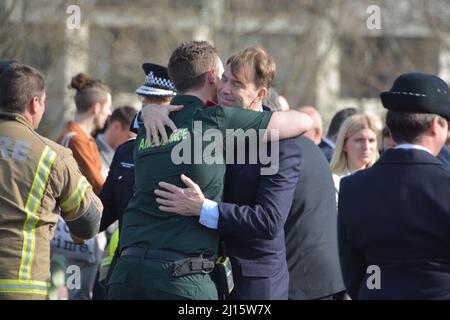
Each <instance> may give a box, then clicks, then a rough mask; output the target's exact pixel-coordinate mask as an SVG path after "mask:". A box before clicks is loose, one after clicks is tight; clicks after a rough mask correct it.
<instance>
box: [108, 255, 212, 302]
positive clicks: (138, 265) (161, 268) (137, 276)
mask: <svg viewBox="0 0 450 320" xmlns="http://www.w3.org/2000/svg"><path fill="white" fill-rule="evenodd" d="M173 267H174V263H173V262H165V261H160V260H148V259H142V258H138V257H132V256H122V257H120V258H119V259H118V260H117V263H116V265H115V267H114V270H113V272H112V274H111V277H110V279H109V281H108V299H113V300H129V299H138V300H144V299H145V300H147V299H148V300H217V289H216V286H215V284H214V282H213V281H212V280H211V277H210V275H209V274H194V275H186V276H182V277H177V278H176V277H173V276H172V272H173Z"/></svg>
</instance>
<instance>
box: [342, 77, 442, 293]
mask: <svg viewBox="0 0 450 320" xmlns="http://www.w3.org/2000/svg"><path fill="white" fill-rule="evenodd" d="M381 101H382V103H383V105H384V107H385V108H387V109H388V112H387V116H386V124H387V126H388V128H389V129H390V131H391V134H392V138H393V139H394V140H395V142H396V143H397V146H396V147H395V148H393V149H389V150H387V151H385V152H384V153H383V155H382V156H381V158H380V159H379V161H378V162H377V163H375V165H374V166H372V167H371V168H369V169H367V170H362V171H360V172H358V173H356V174H354V175H351V176H349V177H347V178H344V179H342V180H341V186H340V193H339V213H338V238H339V248H340V252H339V253H340V259H341V268H342V273H343V277H344V282H345V285H346V288H347V291H348V293H349V295H350V297H351V298H352V299H450V250H449V248H450V232H449V230H450V198H449V194H450V169H449V167H448V166H447V165H445V164H444V163H442V162H441V161H440V160H439V159H437V158H436V155H437V154H438V153H439V151H440V150H441V148H442V146H443V145H444V143H445V141H446V139H447V132H448V123H447V121H449V120H450V90H449V88H448V85H447V84H446V83H445V82H444V81H443V80H441V79H440V78H438V77H436V76H434V75H430V74H424V73H407V74H402V75H401V76H399V77H398V78H397V79H396V80H395V82H394V85H393V87H392V88H391V90H390V91H388V92H383V93H381Z"/></svg>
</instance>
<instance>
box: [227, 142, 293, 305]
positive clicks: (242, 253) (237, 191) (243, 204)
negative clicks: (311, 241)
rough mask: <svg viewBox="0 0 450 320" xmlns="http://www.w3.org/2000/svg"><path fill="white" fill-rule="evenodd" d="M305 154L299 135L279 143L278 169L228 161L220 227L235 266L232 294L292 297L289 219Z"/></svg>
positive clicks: (279, 297)
mask: <svg viewBox="0 0 450 320" xmlns="http://www.w3.org/2000/svg"><path fill="white" fill-rule="evenodd" d="M268 149H269V150H270V148H268ZM300 158H301V156H300V144H299V142H298V140H297V139H286V140H282V141H280V143H279V170H278V173H276V174H274V175H260V169H261V165H260V164H254V165H252V164H247V165H228V166H227V173H226V177H225V190H224V200H225V201H226V203H220V204H219V233H220V235H221V237H222V239H223V240H224V241H225V246H226V253H227V255H228V256H230V258H231V262H232V267H233V276H234V281H235V289H234V291H233V292H232V294H231V297H230V298H231V299H287V298H288V291H289V273H288V268H287V263H286V249H285V238H284V224H285V222H286V219H287V217H288V215H289V210H290V208H291V204H292V198H293V195H294V190H295V186H296V184H297V180H298V177H299V171H298V170H299V164H300Z"/></svg>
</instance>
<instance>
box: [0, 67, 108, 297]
mask: <svg viewBox="0 0 450 320" xmlns="http://www.w3.org/2000/svg"><path fill="white" fill-rule="evenodd" d="M45 98H46V95H45V82H44V78H43V76H42V74H41V73H40V72H39V71H37V70H36V69H34V68H32V67H29V66H27V65H23V64H12V65H11V66H10V67H9V68H7V69H6V70H5V71H4V72H3V73H2V75H1V76H0V167H1V171H2V174H1V175H0V241H1V242H2V243H3V244H4V245H2V246H0V299H45V298H47V297H48V290H49V286H50V284H49V279H50V266H49V265H50V261H49V256H50V240H51V239H52V238H53V235H54V228H55V225H56V223H57V221H58V218H59V215H60V214H61V215H62V217H63V218H64V219H65V220H66V222H67V225H68V227H69V229H70V232H71V235H72V237H73V239H74V240H75V241H77V242H78V243H82V239H89V238H91V237H93V236H94V235H95V234H96V233H97V232H98V227H99V223H100V217H101V210H102V205H101V203H100V200H99V199H98V198H97V197H96V196H95V195H94V193H93V191H92V188H91V186H90V185H89V183H88V182H87V181H86V179H85V178H84V177H83V176H82V175H81V173H80V171H79V170H78V166H77V164H76V162H75V160H74V159H73V157H72V155H71V152H70V151H69V150H68V149H66V148H64V147H62V146H60V145H58V144H56V143H55V142H53V141H50V140H49V139H46V138H44V137H42V136H40V135H39V134H37V133H36V132H35V131H34V129H36V128H37V127H38V125H39V123H40V121H41V118H42V115H43V113H44V111H45Z"/></svg>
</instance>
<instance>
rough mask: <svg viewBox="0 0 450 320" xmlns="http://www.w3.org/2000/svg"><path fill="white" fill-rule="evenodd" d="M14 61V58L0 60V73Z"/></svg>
mask: <svg viewBox="0 0 450 320" xmlns="http://www.w3.org/2000/svg"><path fill="white" fill-rule="evenodd" d="M15 62H16V61H14V60H10V61H0V74H2V73H3V71H5V70H6V69H8V67H9V66H10V65H12V64H13V63H15Z"/></svg>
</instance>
